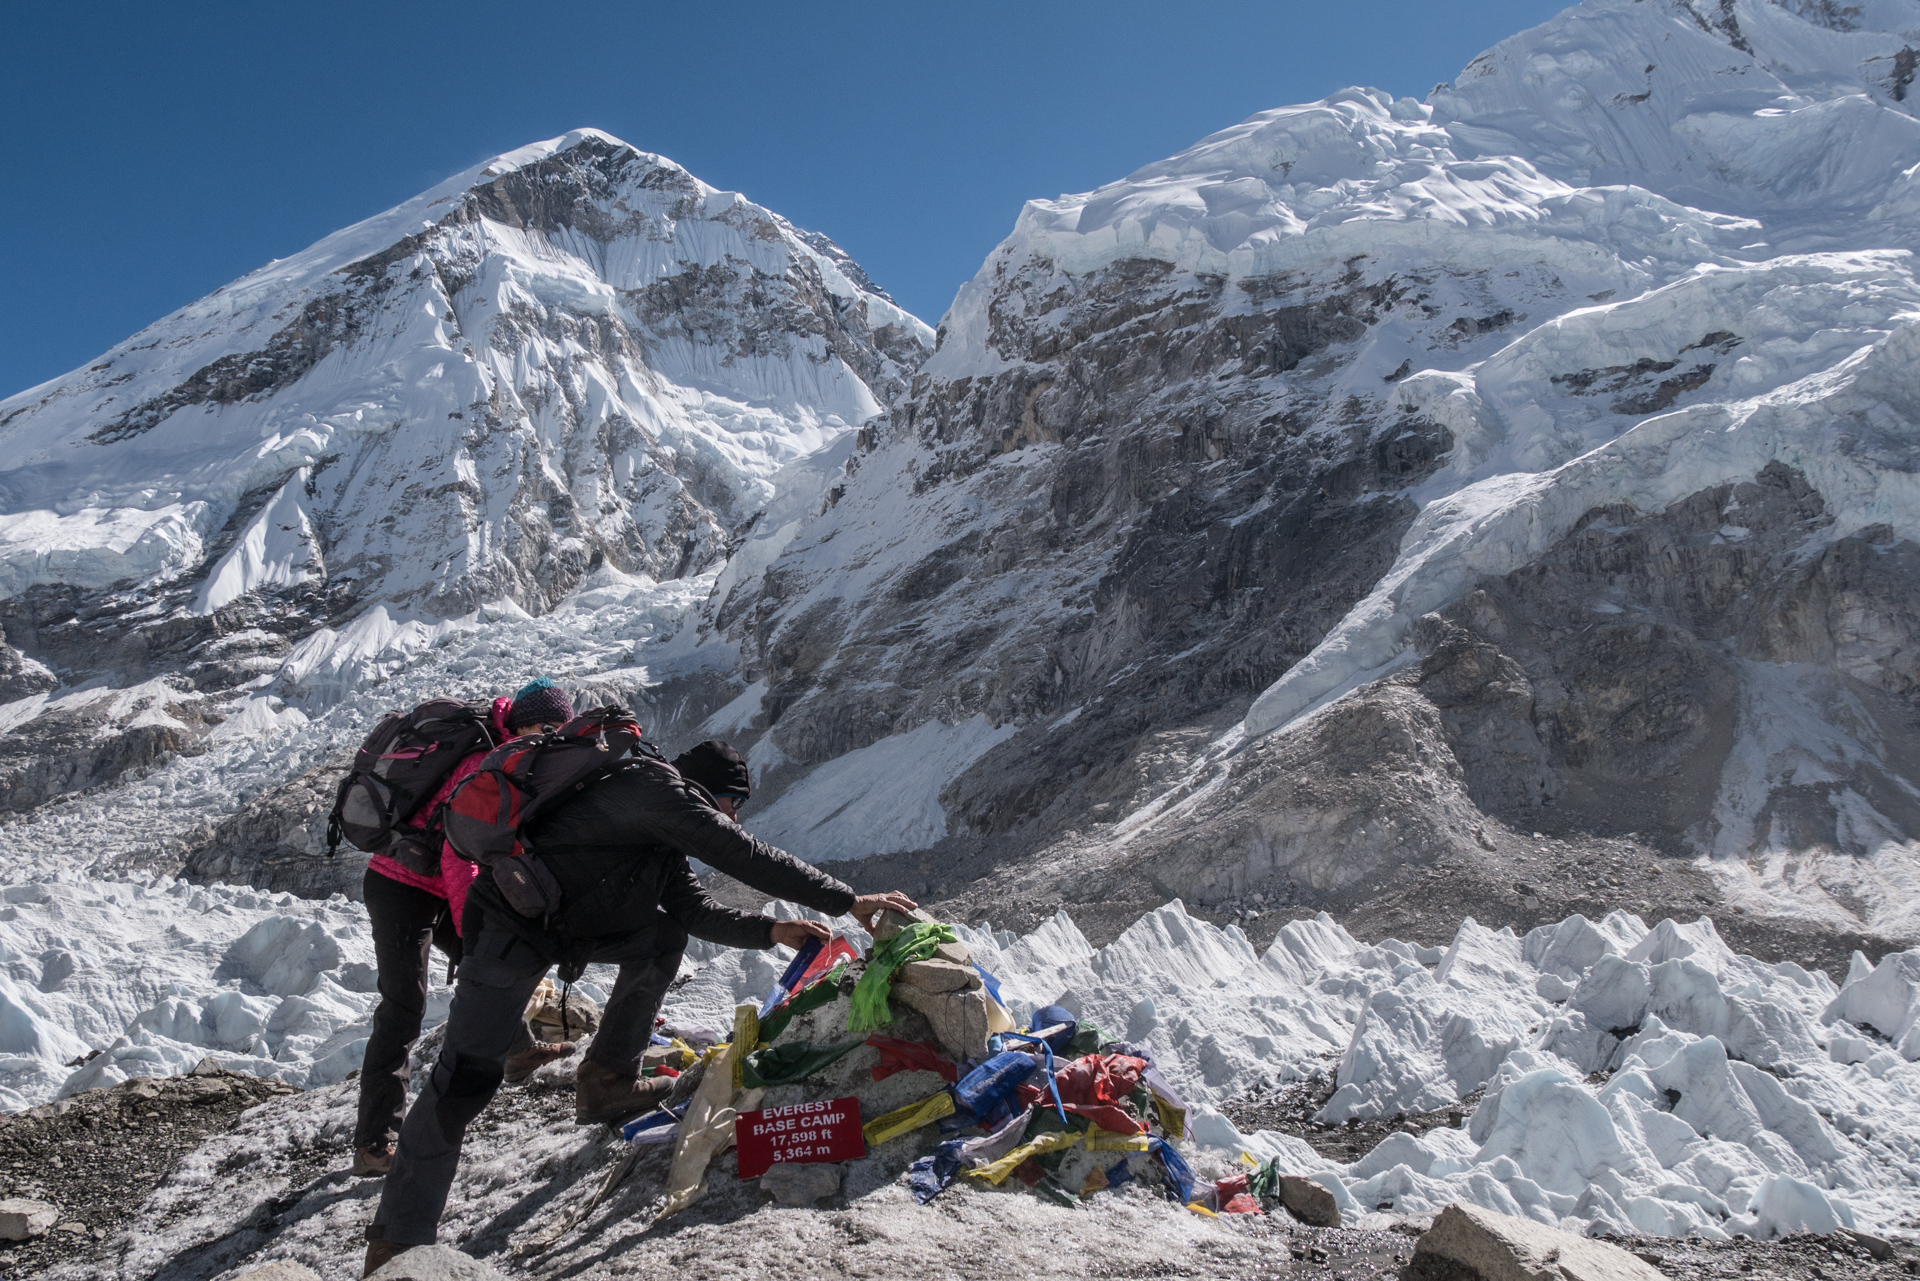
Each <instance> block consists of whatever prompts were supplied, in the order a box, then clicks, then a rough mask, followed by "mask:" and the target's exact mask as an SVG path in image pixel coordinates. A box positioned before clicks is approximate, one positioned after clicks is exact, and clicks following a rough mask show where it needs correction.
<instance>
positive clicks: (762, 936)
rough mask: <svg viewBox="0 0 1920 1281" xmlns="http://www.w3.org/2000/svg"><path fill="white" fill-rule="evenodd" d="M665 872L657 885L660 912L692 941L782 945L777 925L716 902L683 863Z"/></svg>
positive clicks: (739, 945)
mask: <svg viewBox="0 0 1920 1281" xmlns="http://www.w3.org/2000/svg"><path fill="white" fill-rule="evenodd" d="M674 861H675V862H676V863H678V864H679V866H677V867H672V868H669V869H668V870H667V874H666V875H665V876H664V877H663V878H662V879H661V883H660V910H661V911H663V912H665V913H666V914H667V915H668V916H670V917H672V918H673V919H674V921H675V922H676V923H678V924H679V926H680V928H681V929H683V930H685V931H686V932H687V933H688V934H691V935H692V936H693V937H694V938H697V939H705V940H706V941H707V942H709V943H719V944H722V945H723V946H726V947H742V948H755V949H757V948H766V947H771V946H772V945H773V944H775V943H780V942H785V940H784V939H782V938H780V937H779V936H778V927H779V926H781V925H784V924H787V923H788V922H784V921H776V920H774V919H773V918H772V917H771V916H762V915H760V914H759V913H758V912H742V911H739V910H737V909H735V908H731V907H728V906H726V905H725V904H723V903H719V902H716V901H715V900H714V897H713V895H711V894H709V893H707V889H706V886H704V885H702V884H700V882H699V880H698V879H697V878H696V877H695V876H694V874H693V869H692V868H690V867H688V866H687V861H686V860H685V859H676V860H674Z"/></svg>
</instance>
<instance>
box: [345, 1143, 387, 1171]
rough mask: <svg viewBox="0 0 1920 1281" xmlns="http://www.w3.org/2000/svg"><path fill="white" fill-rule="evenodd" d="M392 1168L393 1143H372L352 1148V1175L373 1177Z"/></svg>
mask: <svg viewBox="0 0 1920 1281" xmlns="http://www.w3.org/2000/svg"><path fill="white" fill-rule="evenodd" d="M392 1168H393V1144H391V1143H373V1144H369V1145H368V1146H366V1147H364V1148H355V1149H354V1150H353V1177H354V1178H356V1179H375V1178H379V1177H380V1176H381V1175H383V1174H385V1173H386V1172H387V1171H388V1170H391V1169H392Z"/></svg>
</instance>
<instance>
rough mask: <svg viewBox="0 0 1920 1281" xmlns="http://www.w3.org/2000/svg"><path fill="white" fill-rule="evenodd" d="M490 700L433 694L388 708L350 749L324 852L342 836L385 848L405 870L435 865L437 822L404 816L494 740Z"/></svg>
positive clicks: (362, 846)
mask: <svg viewBox="0 0 1920 1281" xmlns="http://www.w3.org/2000/svg"><path fill="white" fill-rule="evenodd" d="M492 714H493V704H492V702H490V701H488V702H479V703H463V702H461V701H459V700H458V699H452V698H435V699H430V700H428V701H427V702H424V703H422V704H420V706H418V707H416V708H414V709H413V710H412V711H410V712H388V713H387V714H386V716H384V717H383V718H381V721H380V723H379V724H378V725H376V726H374V727H373V732H372V733H371V734H369V735H367V739H366V742H364V743H362V744H360V750H359V751H358V752H356V753H355V754H354V757H353V768H352V769H351V770H349V771H348V773H347V776H346V777H345V778H343V779H341V780H340V790H339V791H338V792H336V793H335V794H334V798H333V813H331V814H329V815H328V816H327V856H328V857H329V858H331V857H333V856H334V855H335V854H337V853H339V850H340V839H341V838H342V837H343V836H344V837H345V838H346V840H347V842H348V844H350V845H352V846H353V847H354V848H355V849H357V850H364V851H365V852H367V853H368V854H385V855H386V856H387V857H389V858H391V859H393V860H394V861H395V862H396V863H398V864H400V866H402V867H404V868H406V869H407V870H408V871H410V872H418V873H419V874H420V875H422V876H437V875H438V874H439V872H440V840H441V836H440V824H439V822H438V821H437V820H438V815H436V816H435V820H436V821H434V822H431V823H429V824H428V825H427V826H426V827H424V828H421V827H413V826H411V825H410V824H408V822H407V820H408V819H409V818H412V817H413V815H414V814H415V812H416V811H418V810H419V808H420V807H421V806H422V805H425V804H426V803H427V802H428V801H430V800H432V799H433V794H434V793H435V792H437V791H439V790H440V785H441V784H442V783H444V782H446V780H447V775H449V774H451V773H453V771H454V767H455V766H457V765H459V764H460V762H461V761H463V760H465V759H466V758H467V757H469V756H471V755H472V754H473V753H475V752H482V751H486V750H487V749H488V748H490V747H492V746H494V737H493V725H492Z"/></svg>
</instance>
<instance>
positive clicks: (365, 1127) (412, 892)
mask: <svg viewBox="0 0 1920 1281" xmlns="http://www.w3.org/2000/svg"><path fill="white" fill-rule="evenodd" d="M361 891H362V893H363V894H364V896H365V897H366V901H367V918H368V920H369V921H370V922H371V923H372V926H373V962H374V964H375V965H376V966H378V967H379V970H380V984H379V991H380V1004H379V1005H378V1006H376V1007H375V1008H374V1011H373V1029H372V1031H371V1032H369V1033H368V1035H367V1052H366V1057H365V1058H363V1059H362V1060H361V1062H360V1117H359V1120H358V1121H357V1122H356V1123H355V1125H354V1127H353V1145H354V1146H355V1147H356V1148H366V1147H373V1146H375V1145H376V1144H384V1143H386V1142H387V1141H388V1140H389V1139H391V1138H392V1137H393V1134H394V1131H396V1130H398V1129H399V1128H400V1116H401V1113H403V1112H404V1111H405V1110H406V1106H407V1080H408V1077H409V1068H408V1060H409V1059H411V1058H412V1056H413V1043H414V1042H415V1041H417V1040H419V1039H420V1021H421V1019H422V1018H423V1017H425V1015H426V1012H427V976H428V969H427V967H428V965H429V964H430V961H429V958H428V948H429V946H431V945H438V947H439V948H440V950H441V951H442V952H445V953H446V954H447V956H449V957H450V958H452V959H453V960H454V961H455V962H458V961H459V959H460V936H459V934H458V933H457V932H456V931H455V930H454V928H453V914H452V913H451V912H450V911H448V909H447V901H446V900H445V899H443V898H441V897H440V896H439V895H437V894H431V893H429V892H427V891H426V890H423V889H420V888H418V887H416V886H412V885H407V884H405V883H404V882H401V881H396V880H394V879H393V878H392V877H391V876H382V875H381V874H380V873H378V872H376V871H374V870H373V869H372V868H368V869H367V875H366V879H365V880H364V881H362V882H361Z"/></svg>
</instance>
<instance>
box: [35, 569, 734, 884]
mask: <svg viewBox="0 0 1920 1281" xmlns="http://www.w3.org/2000/svg"><path fill="white" fill-rule="evenodd" d="M714 576H715V575H714V574H713V573H711V572H710V573H707V574H704V575H700V576H698V577H694V578H687V579H676V580H671V581H668V582H665V583H655V582H653V581H652V580H650V579H647V578H645V577H634V576H629V575H626V574H623V573H621V572H619V571H618V570H615V569H613V568H612V567H611V566H603V567H602V568H601V569H599V570H596V571H595V572H594V573H593V574H591V575H589V576H588V577H587V578H586V579H585V580H584V581H583V582H582V583H581V584H580V586H579V588H578V589H577V590H576V591H575V592H574V593H573V594H572V595H571V596H570V597H569V598H568V599H567V600H565V601H563V602H562V603H561V605H560V606H559V607H558V608H557V609H555V610H553V611H552V612H550V613H547V614H544V615H542V616H541V617H539V618H534V617H532V616H530V615H528V614H527V613H526V611H524V610H522V609H519V608H518V607H516V606H514V605H512V604H511V603H509V602H500V603H496V604H492V605H487V606H483V607H482V608H480V609H478V610H475V611H474V612H473V613H471V614H466V615H463V616H460V617H457V618H452V619H437V618H431V617H425V616H419V615H414V614H409V613H406V612H403V611H401V610H399V609H397V608H394V607H389V606H386V605H380V606H375V607H374V608H372V609H370V610H368V611H367V612H366V613H363V614H361V615H360V616H358V617H357V618H355V619H354V620H353V621H352V622H350V623H348V624H346V625H345V626H343V627H341V628H338V629H334V628H321V629H320V630H319V631H317V632H315V633H313V634H312V635H310V636H308V637H306V638H305V639H304V640H302V641H301V642H300V643H299V644H297V645H295V646H294V648H293V650H292V651H291V652H290V653H289V654H288V655H287V656H286V657H285V658H284V659H283V660H281V661H280V662H279V663H278V664H277V665H276V666H273V667H271V668H270V669H269V670H267V671H265V672H264V673H263V674H262V675H261V676H260V677H258V678H257V679H256V680H254V681H253V682H252V683H251V684H250V685H248V686H246V687H245V688H244V690H243V694H244V696H243V697H242V698H240V699H239V700H238V701H236V702H234V703H229V704H227V705H226V706H225V707H224V708H223V709H222V710H223V713H224V714H225V716H226V718H227V719H226V720H225V721H224V722H223V723H222V724H220V725H218V726H216V727H215V729H214V730H213V732H212V733H211V734H210V735H209V736H208V739H207V740H206V741H207V750H206V751H204V752H202V753H200V754H198V755H193V756H178V757H174V758H171V759H168V760H165V761H163V762H162V763H160V764H157V765H155V766H154V767H152V768H151V769H148V770H146V771H144V772H141V773H139V774H137V775H133V776H130V777H127V778H124V779H122V780H120V781H119V782H117V783H116V784H115V786H114V787H113V789H112V790H111V792H110V793H104V794H103V793H87V794H81V795H75V796H68V797H63V798H60V799H59V800H57V801H55V802H53V803H51V804H48V805H44V806H41V807H40V808H38V809H35V810H32V811H30V812H28V813H24V814H16V815H8V816H6V817H5V818H4V819H0V831H4V832H5V834H6V839H7V842H8V844H9V846H10V847H11V849H12V850H13V858H12V859H11V860H10V863H9V866H8V867H7V868H6V869H5V870H3V871H0V881H7V880H16V879H17V880H21V881H27V880H33V879H42V878H47V877H54V876H64V875H71V874H72V873H73V872H74V871H75V870H76V869H78V868H80V867H84V866H86V865H88V864H89V863H91V862H92V861H93V860H94V859H96V858H101V857H103V856H105V857H111V856H115V855H119V856H123V857H124V856H131V857H133V858H135V859H144V858H151V859H153V860H154V861H156V862H159V863H162V864H164V865H171V866H177V865H178V855H176V854H172V853H170V851H173V850H176V849H178V848H180V844H181V841H182V839H183V837H184V836H185V835H186V834H188V833H190V832H192V831H193V830H194V829H196V828H198V827H201V826H202V825H204V824H207V823H212V822H217V821H218V820H219V819H220V818H222V817H224V816H225V815H227V814H230V813H232V812H233V811H234V810H236V809H238V808H239V807H240V806H241V805H242V804H244V803H245V802H246V801H248V800H251V799H252V798H254V797H257V796H259V795H260V794H262V793H263V792H266V791H268V790H270V789H272V788H274V787H277V786H279V785H280V784H282V783H284V782H286V781H287V780H289V779H291V778H293V777H295V776H297V775H298V774H300V773H301V772H303V771H305V770H308V769H312V768H314V767H315V766H317V765H321V764H324V763H327V762H330V761H333V760H336V759H339V758H341V757H343V756H344V755H346V754H347V753H350V752H351V751H352V750H353V749H354V748H355V747H357V746H359V743H360V741H361V739H363V738H364V737H365V736H366V734H367V731H368V730H370V729H371V728H372V727H373V725H374V723H375V722H377V721H378V720H379V718H380V717H381V716H383V715H385V714H386V712H387V711H388V710H389V709H390V708H396V707H411V706H413V705H415V704H417V703H420V702H423V701H425V700H426V699H428V698H436V697H454V698H490V697H493V696H495V695H499V694H510V693H512V692H513V690H515V689H516V688H518V687H519V686H520V685H522V684H524V683H525V682H526V681H528V680H530V679H532V678H533V677H534V676H537V675H546V676H550V677H552V678H553V679H555V680H557V681H559V682H560V683H561V684H563V685H565V686H567V688H568V689H570V690H571V691H572V692H573V694H574V697H575V700H576V701H577V702H582V703H585V702H588V701H592V702H606V701H611V700H614V699H618V700H621V701H627V700H628V699H629V698H632V697H635V696H638V695H641V694H643V693H644V691H645V690H646V689H647V688H648V687H649V686H650V685H652V684H654V683H656V678H655V677H654V676H653V674H652V673H653V668H652V666H651V664H654V663H657V662H658V660H657V659H656V658H655V657H654V655H655V654H656V653H658V652H660V651H664V650H667V649H668V648H670V647H668V646H666V645H664V644H661V643H660V642H663V641H665V640H667V639H669V638H671V637H673V636H675V635H676V634H677V633H678V632H679V630H680V625H681V623H682V621H683V620H684V619H685V618H686V617H687V616H688V615H689V614H690V613H691V611H692V610H693V609H694V608H695V607H697V606H698V604H699V603H700V602H701V600H703V599H704V598H705V597H706V595H707V593H708V591H709V589H710V588H711V586H712V584H713V581H714ZM686 648H687V649H689V650H691V638H689V640H688V643H687V646H686ZM707 650H708V651H710V652H699V653H690V654H689V655H688V656H687V657H686V658H684V659H682V660H681V668H680V670H685V669H689V668H697V667H698V666H699V665H701V664H703V663H708V662H712V663H714V664H717V665H723V666H731V661H732V658H733V654H732V651H731V650H730V649H728V648H727V647H726V646H724V645H720V644H714V645H711V646H709V647H707ZM269 661H271V660H269ZM194 697H198V696H196V695H182V694H180V693H179V692H178V691H177V690H174V689H173V688H172V687H171V686H170V685H168V684H167V683H166V682H165V681H163V680H155V681H149V682H147V683H145V684H143V685H138V686H133V687H130V688H127V689H123V690H113V689H106V688H103V687H100V686H97V685H93V684H89V685H86V686H82V687H79V688H77V689H74V690H68V691H60V690H56V691H53V692H52V693H48V694H37V695H33V696H31V697H29V698H26V699H22V700H19V701H17V702H15V703H11V704H6V705H4V706H0V731H4V730H5V729H9V728H12V727H13V726H14V725H16V724H19V723H22V722H24V721H27V720H29V719H31V718H32V717H33V716H36V715H39V714H40V713H41V712H42V711H44V710H46V709H47V708H49V707H53V708H62V707H69V708H78V707H81V706H84V705H87V704H90V703H93V702H97V701H101V700H106V699H112V700H114V701H113V704H112V707H113V714H114V716H115V717H116V718H118V719H120V720H123V721H124V720H125V719H126V718H127V717H139V716H145V717H149V718H153V717H159V716H162V715H163V714H164V708H165V706H166V705H167V704H168V703H169V702H173V701H181V700H182V699H190V698H194ZM642 719H643V721H644V720H646V719H648V718H646V717H645V716H643V717H642ZM669 746H676V750H677V746H684V745H683V744H682V745H672V744H669ZM169 859H171V860H172V862H171V863H170V864H169Z"/></svg>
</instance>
